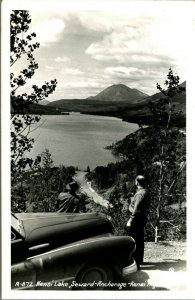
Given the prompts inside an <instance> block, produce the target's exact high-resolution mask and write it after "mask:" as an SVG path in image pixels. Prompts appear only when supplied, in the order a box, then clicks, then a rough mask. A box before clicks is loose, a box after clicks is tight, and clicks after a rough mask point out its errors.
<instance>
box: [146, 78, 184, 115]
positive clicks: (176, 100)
mask: <svg viewBox="0 0 195 300" xmlns="http://www.w3.org/2000/svg"><path fill="white" fill-rule="evenodd" d="M180 87H184V88H186V81H184V82H182V83H181V84H180ZM163 97H164V95H163V94H162V93H161V92H159V93H156V94H154V95H152V96H149V97H147V98H146V99H145V101H146V102H148V101H153V102H155V101H157V100H159V99H160V98H163ZM173 104H175V105H176V108H177V110H182V111H183V113H185V109H186V91H182V92H181V93H179V94H176V95H175V96H174V97H173Z"/></svg>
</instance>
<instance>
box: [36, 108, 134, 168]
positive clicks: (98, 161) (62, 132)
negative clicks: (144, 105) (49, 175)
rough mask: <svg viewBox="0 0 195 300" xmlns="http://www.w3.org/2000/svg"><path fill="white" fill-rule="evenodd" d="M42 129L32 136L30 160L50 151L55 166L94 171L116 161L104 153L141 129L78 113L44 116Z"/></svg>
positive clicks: (108, 152) (37, 129)
mask: <svg viewBox="0 0 195 300" xmlns="http://www.w3.org/2000/svg"><path fill="white" fill-rule="evenodd" d="M38 124H39V125H38V126H39V127H38V128H36V130H34V131H33V132H32V133H31V136H33V137H34V138H35V143H34V147H33V150H32V151H31V155H30V156H31V157H32V158H34V157H35V156H36V155H37V154H40V153H41V152H43V151H45V149H46V148H47V149H49V152H50V153H51V155H52V159H53V161H54V165H56V166H58V165H66V166H70V165H72V166H75V167H76V166H78V167H79V168H80V169H86V168H87V166H90V168H91V169H93V168H95V167H96V166H103V165H107V164H108V163H110V162H115V161H117V159H116V157H114V156H113V155H112V153H111V151H110V150H106V149H104V148H105V147H106V146H108V145H111V144H112V143H113V142H116V141H118V140H121V139H123V138H124V137H125V136H126V135H128V134H130V133H131V132H134V131H135V130H137V129H138V126H137V125H136V124H131V123H127V122H123V121H122V120H120V119H117V118H113V117H103V116H92V115H84V114H78V113H71V114H70V115H59V116H42V118H41V121H40V122H39V123H38Z"/></svg>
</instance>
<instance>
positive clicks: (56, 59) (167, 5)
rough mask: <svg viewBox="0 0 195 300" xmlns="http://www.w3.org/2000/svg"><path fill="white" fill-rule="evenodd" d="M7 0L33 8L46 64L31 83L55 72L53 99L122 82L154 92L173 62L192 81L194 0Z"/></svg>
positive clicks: (42, 63) (94, 91) (41, 62)
mask: <svg viewBox="0 0 195 300" xmlns="http://www.w3.org/2000/svg"><path fill="white" fill-rule="evenodd" d="M8 2H10V3H14V4H12V6H11V8H12V9H19V8H20V7H21V8H22V9H29V13H30V15H31V19H32V22H31V25H30V29H29V33H30V32H35V33H36V34H37V38H36V40H37V41H38V42H40V48H39V49H37V50H36V52H35V58H36V60H37V62H38V64H39V69H38V70H37V71H36V74H35V75H34V76H33V78H32V79H31V80H30V81H29V82H28V84H27V85H26V86H25V88H24V89H25V90H29V89H30V86H31V85H32V84H37V85H42V84H44V82H45V81H48V80H52V79H54V78H56V79H57V81H58V85H57V88H56V91H55V92H54V93H53V94H52V95H50V96H49V98H48V100H49V101H53V100H59V99H73V98H79V99H84V98H87V97H89V96H95V95H96V94H98V93H99V92H101V91H102V90H103V89H105V88H107V87H108V86H110V85H113V84H119V83H122V84H125V85H127V86H128V87H130V88H136V89H138V90H140V91H142V92H144V93H147V94H148V95H152V94H155V93H156V92H158V90H157V89H156V83H157V82H158V83H160V84H161V85H163V83H164V81H165V79H166V75H167V73H168V70H169V68H170V67H171V68H172V69H173V71H174V72H175V73H177V74H178V75H179V76H180V79H181V82H183V81H184V80H186V76H187V71H188V69H187V68H188V65H189V45H190V43H191V39H192V31H193V29H194V27H193V26H192V19H193V16H194V6H195V5H194V3H193V2H191V1H189V2H188V1H165V2H164V1H112V0H107V1H106V0H105V1H94V2H92V1H90V2H88V1H82V0H80V1H75V2H73V1H72V2H70V1H62V0H61V1H59V0H55V1H48V0H47V1H41V0H33V1H29V0H25V1H21V0H20V1H19V0H15V1H14V2H13V1H11V0H10V1H8ZM24 3H25V5H24ZM71 3H72V4H71ZM75 4H77V5H75ZM92 4H93V5H92ZM23 5H24V6H23ZM22 64H24V61H20V62H18V64H17V66H15V68H16V69H17V70H20V69H21V65H22Z"/></svg>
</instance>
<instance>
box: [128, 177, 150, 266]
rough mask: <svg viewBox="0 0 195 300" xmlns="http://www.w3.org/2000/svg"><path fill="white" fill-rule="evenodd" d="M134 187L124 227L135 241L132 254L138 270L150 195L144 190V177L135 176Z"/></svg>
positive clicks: (142, 250) (142, 252)
mask: <svg viewBox="0 0 195 300" xmlns="http://www.w3.org/2000/svg"><path fill="white" fill-rule="evenodd" d="M135 185H136V187H137V191H136V193H135V195H134V197H132V199H131V203H130V206H129V211H130V219H129V220H128V222H127V225H126V226H127V230H128V233H129V235H130V236H132V237H133V238H134V240H135V244H136V250H135V252H134V253H133V257H134V259H135V261H136V263H137V267H138V270H139V269H140V264H142V263H143V257H144V228H145V226H146V222H147V214H148V209H149V205H150V194H149V192H148V190H147V189H146V178H145V177H144V176H142V175H139V176H137V177H136V179H135Z"/></svg>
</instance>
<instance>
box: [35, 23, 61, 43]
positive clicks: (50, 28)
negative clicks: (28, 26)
mask: <svg viewBox="0 0 195 300" xmlns="http://www.w3.org/2000/svg"><path fill="white" fill-rule="evenodd" d="M33 29H34V31H35V32H36V34H37V40H38V41H39V42H40V43H41V46H48V44H50V43H55V42H56V41H58V40H59V39H61V37H62V32H63V31H64V29H65V23H64V21H63V20H62V19H59V18H53V19H46V20H43V21H41V20H39V21H38V22H37V23H36V25H35V26H34V28H33Z"/></svg>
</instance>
